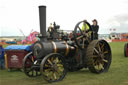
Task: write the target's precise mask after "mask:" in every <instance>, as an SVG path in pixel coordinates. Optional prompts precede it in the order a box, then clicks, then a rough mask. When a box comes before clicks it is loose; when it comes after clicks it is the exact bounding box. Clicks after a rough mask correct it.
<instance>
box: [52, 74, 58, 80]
mask: <svg viewBox="0 0 128 85" xmlns="http://www.w3.org/2000/svg"><path fill="white" fill-rule="evenodd" d="M53 77H54V79H55V80H56V79H57V77H56V74H55V72H54V73H53Z"/></svg>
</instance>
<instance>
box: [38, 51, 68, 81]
mask: <svg viewBox="0 0 128 85" xmlns="http://www.w3.org/2000/svg"><path fill="white" fill-rule="evenodd" d="M40 72H41V74H42V75H43V77H44V79H45V80H46V81H48V82H50V83H51V82H57V81H60V80H62V79H63V78H64V77H65V75H66V73H67V70H66V66H65V61H64V58H63V56H61V55H60V54H58V53H51V54H49V55H47V56H45V57H44V59H43V60H42V62H41V67H40Z"/></svg>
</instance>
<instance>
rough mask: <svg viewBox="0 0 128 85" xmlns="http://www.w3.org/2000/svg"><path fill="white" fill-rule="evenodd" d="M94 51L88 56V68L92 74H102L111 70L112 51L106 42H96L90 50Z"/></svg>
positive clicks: (91, 45)
mask: <svg viewBox="0 0 128 85" xmlns="http://www.w3.org/2000/svg"><path fill="white" fill-rule="evenodd" d="M90 49H93V50H92V51H91V52H92V53H89V54H88V55H87V56H88V58H89V59H88V67H89V70H90V71H91V72H94V73H102V72H106V71H108V69H109V66H110V64H111V49H110V47H109V45H108V43H107V42H106V41H104V40H99V41H97V40H95V41H94V42H92V43H91V44H90V47H89V49H88V50H90Z"/></svg>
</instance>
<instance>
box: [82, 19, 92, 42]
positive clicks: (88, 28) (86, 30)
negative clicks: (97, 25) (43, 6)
mask: <svg viewBox="0 0 128 85" xmlns="http://www.w3.org/2000/svg"><path fill="white" fill-rule="evenodd" d="M82 31H83V32H86V33H88V35H89V36H90V37H91V40H93V37H92V28H91V27H89V26H88V24H87V21H86V20H84V21H83V26H82Z"/></svg>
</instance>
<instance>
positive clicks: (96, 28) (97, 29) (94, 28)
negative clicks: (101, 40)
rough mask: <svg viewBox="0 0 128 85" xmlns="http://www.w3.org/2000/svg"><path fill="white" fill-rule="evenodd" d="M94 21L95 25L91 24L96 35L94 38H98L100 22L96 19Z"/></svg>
mask: <svg viewBox="0 0 128 85" xmlns="http://www.w3.org/2000/svg"><path fill="white" fill-rule="evenodd" d="M92 22H93V25H92V26H91V27H92V31H93V35H94V40H95V39H96V40H97V39H98V31H99V25H98V22H97V20H96V19H94V20H92Z"/></svg>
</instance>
